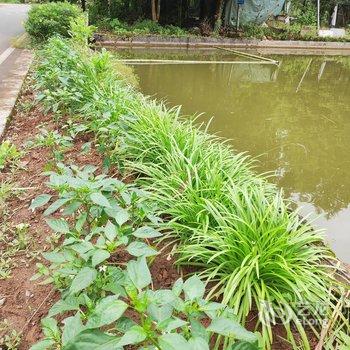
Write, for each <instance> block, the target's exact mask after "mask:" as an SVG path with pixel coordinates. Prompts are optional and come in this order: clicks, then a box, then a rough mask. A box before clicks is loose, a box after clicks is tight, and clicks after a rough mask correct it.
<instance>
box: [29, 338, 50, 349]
mask: <svg viewBox="0 0 350 350" xmlns="http://www.w3.org/2000/svg"><path fill="white" fill-rule="evenodd" d="M55 343H56V342H55V341H54V340H53V339H44V340H42V341H39V342H38V343H36V344H34V345H33V346H31V348H30V350H47V349H51V346H52V345H54V344H55Z"/></svg>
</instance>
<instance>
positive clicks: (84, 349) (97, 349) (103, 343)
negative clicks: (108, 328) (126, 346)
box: [63, 329, 123, 350]
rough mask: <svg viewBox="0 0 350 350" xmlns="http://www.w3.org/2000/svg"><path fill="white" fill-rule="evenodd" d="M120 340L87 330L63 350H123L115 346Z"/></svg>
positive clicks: (98, 331) (96, 331)
mask: <svg viewBox="0 0 350 350" xmlns="http://www.w3.org/2000/svg"><path fill="white" fill-rule="evenodd" d="M119 340H120V338H119V337H115V336H112V335H108V334H106V333H103V332H101V331H100V330H98V329H94V330H92V329H89V330H86V331H83V332H81V333H79V334H78V335H77V336H76V337H74V338H73V339H72V340H71V341H70V342H69V343H68V344H67V345H66V346H64V347H63V350H123V349H122V348H120V347H118V346H117V344H118V342H119Z"/></svg>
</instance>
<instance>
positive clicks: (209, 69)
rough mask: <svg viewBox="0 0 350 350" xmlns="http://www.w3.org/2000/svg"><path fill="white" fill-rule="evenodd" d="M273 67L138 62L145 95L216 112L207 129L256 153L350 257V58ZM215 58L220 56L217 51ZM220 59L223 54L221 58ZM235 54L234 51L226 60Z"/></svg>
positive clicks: (283, 61)
mask: <svg viewBox="0 0 350 350" xmlns="http://www.w3.org/2000/svg"><path fill="white" fill-rule="evenodd" d="M275 58H276V59H278V60H279V61H280V65H279V66H278V67H276V66H272V65H257V64H254V65H253V64H252V65H248V64H242V65H241V64H234V65H224V64H222V65H220V64H209V65H159V66H158V65H151V66H137V67H135V69H136V72H137V74H138V75H139V76H140V84H141V89H142V90H143V91H144V92H145V93H146V94H150V95H153V94H156V95H157V96H158V97H160V98H163V97H164V98H166V99H167V100H168V102H169V103H170V104H171V105H177V104H182V105H183V112H184V113H187V114H193V113H198V112H205V114H203V115H202V116H201V117H200V121H207V120H209V119H210V118H211V117H212V116H215V118H214V119H213V121H212V123H211V127H210V129H211V131H212V132H219V134H220V135H222V136H224V137H227V138H230V139H232V144H233V145H234V147H235V148H236V149H237V150H239V151H248V152H249V153H250V154H252V155H254V156H259V155H260V164H259V170H262V171H275V174H276V176H275V178H274V181H276V182H277V183H278V184H279V185H280V186H281V187H283V188H284V190H285V192H286V194H287V195H288V196H291V197H293V198H295V199H296V200H297V201H298V202H299V203H301V204H305V205H306V208H304V211H312V212H314V213H316V214H321V215H322V217H321V218H320V219H319V223H320V224H321V225H322V226H325V227H326V228H328V230H327V231H328V232H327V235H328V237H329V238H330V242H331V245H332V247H333V248H334V249H335V250H336V252H337V253H338V255H339V256H340V257H341V258H343V259H344V260H347V261H348V262H350V251H349V246H350V232H348V231H347V230H346V227H348V228H349V226H350V209H349V203H350V176H348V174H349V171H350V157H349V150H350V101H349V97H350V59H349V58H347V57H340V58H337V57H335V58H327V57H310V56H308V57H303V56H294V57H288V56H280V57H275ZM216 59H217V57H216ZM225 59H228V57H227V56H225ZM230 59H232V57H231V58H230Z"/></svg>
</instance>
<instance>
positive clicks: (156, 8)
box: [151, 0, 161, 22]
mask: <svg viewBox="0 0 350 350" xmlns="http://www.w3.org/2000/svg"><path fill="white" fill-rule="evenodd" d="M160 3H161V0H151V6H152V20H153V21H155V22H158V21H159V17H160Z"/></svg>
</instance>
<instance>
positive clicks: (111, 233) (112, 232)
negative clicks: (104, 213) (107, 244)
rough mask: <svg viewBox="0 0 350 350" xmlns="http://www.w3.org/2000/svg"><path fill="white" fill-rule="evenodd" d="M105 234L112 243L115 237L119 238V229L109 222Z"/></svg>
mask: <svg viewBox="0 0 350 350" xmlns="http://www.w3.org/2000/svg"><path fill="white" fill-rule="evenodd" d="M104 233H105V235H106V237H107V239H108V240H109V241H111V242H112V241H114V239H115V237H117V229H116V227H115V226H114V225H113V224H112V223H111V222H110V221H108V222H107V225H106V227H105V229H104Z"/></svg>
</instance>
